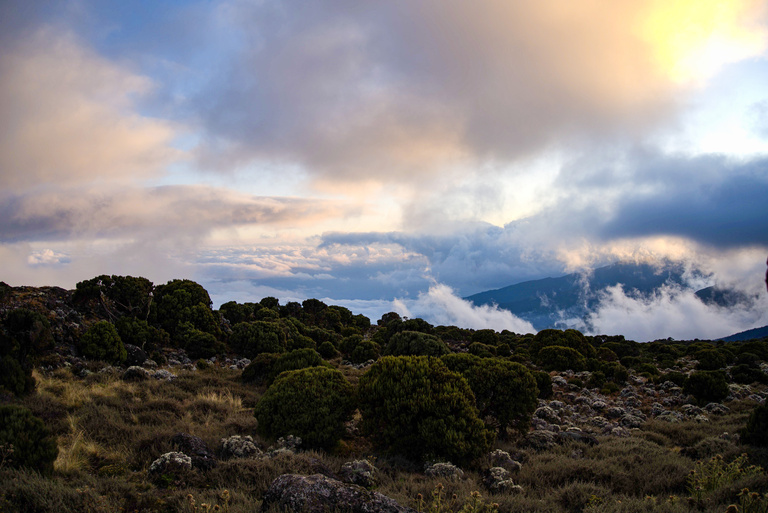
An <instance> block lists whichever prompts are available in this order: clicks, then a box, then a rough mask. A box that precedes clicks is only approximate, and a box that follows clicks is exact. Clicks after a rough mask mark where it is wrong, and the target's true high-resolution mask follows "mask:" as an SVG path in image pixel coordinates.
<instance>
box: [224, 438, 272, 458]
mask: <svg viewBox="0 0 768 513" xmlns="http://www.w3.org/2000/svg"><path fill="white" fill-rule="evenodd" d="M261 454H262V452H261V449H259V448H258V447H257V446H256V443H254V441H253V437H252V436H250V435H249V436H240V435H234V436H230V437H227V438H222V439H221V457H222V458H225V459H228V458H255V457H257V456H259V455H261Z"/></svg>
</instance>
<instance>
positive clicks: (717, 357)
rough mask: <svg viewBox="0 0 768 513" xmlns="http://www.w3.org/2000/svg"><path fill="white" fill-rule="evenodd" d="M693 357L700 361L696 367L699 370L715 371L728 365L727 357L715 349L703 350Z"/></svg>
mask: <svg viewBox="0 0 768 513" xmlns="http://www.w3.org/2000/svg"><path fill="white" fill-rule="evenodd" d="M693 357H694V358H696V360H698V361H699V363H698V364H697V365H696V368H697V369H699V370H709V371H713V370H717V369H722V368H723V367H725V366H726V364H727V363H728V362H727V360H726V357H725V355H723V353H721V352H720V351H717V350H715V349H702V350H701V351H696V353H694V355H693Z"/></svg>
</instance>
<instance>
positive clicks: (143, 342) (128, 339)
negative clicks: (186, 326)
mask: <svg viewBox="0 0 768 513" xmlns="http://www.w3.org/2000/svg"><path fill="white" fill-rule="evenodd" d="M115 328H117V333H118V334H119V335H120V340H122V341H123V344H131V345H134V346H137V347H140V348H141V349H143V350H144V351H146V352H148V353H151V352H152V351H154V350H156V349H159V348H162V347H169V346H170V345H171V337H170V335H168V332H167V331H165V330H163V329H161V328H157V327H155V326H152V325H150V324H149V323H148V322H147V321H144V320H141V319H136V318H134V317H127V316H126V317H121V318H120V319H118V320H117V322H115Z"/></svg>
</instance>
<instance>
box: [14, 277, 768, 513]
mask: <svg viewBox="0 0 768 513" xmlns="http://www.w3.org/2000/svg"><path fill="white" fill-rule="evenodd" d="M609 274H610V273H605V274H603V273H601V276H607V275H609ZM601 279H608V278H601ZM640 281H642V279H641V278H638V283H639V282H640ZM0 355H1V356H2V371H3V372H2V373H0V420H1V421H2V422H0V511H3V512H5V511H9V512H15V511H19V512H21V511H23V512H28V511H29V512H50V513H54V512H56V513H60V512H69V511H73V512H75V511H76V512H80V511H94V512H115V513H117V512H137V513H138V512H157V513H161V512H163V513H165V512H175V511H190V512H192V511H229V512H232V513H241V512H243V513H244V512H254V511H269V512H274V511H290V512H296V513H298V512H299V511H305V510H306V511H318V512H320V511H326V510H330V511H352V512H360V513H362V512H370V511H384V512H387V511H392V512H413V511H420V512H421V511H435V512H444V513H447V512H452V513H468V512H492V511H500V512H516V511H526V512H538V511H540V512H549V513H566V512H568V513H570V512H574V513H598V512H600V513H603V512H608V513H614V512H615V513H620V512H626V511H638V512H646V511H647V512H651V511H665V512H670V513H683V512H687V513H690V512H691V511H725V510H726V508H727V507H728V505H729V504H739V505H740V507H741V508H742V509H739V511H742V510H743V508H744V507H745V506H746V505H747V504H746V503H744V497H747V498H749V497H751V496H749V495H744V494H741V491H742V490H743V489H745V488H749V489H750V490H751V491H755V492H759V495H758V496H757V498H754V497H753V498H751V499H750V500H753V501H754V502H753V503H751V504H752V505H753V506H755V507H759V508H763V509H764V508H766V507H768V496H763V495H762V494H763V493H765V492H768V474H766V472H765V471H764V470H763V468H762V467H764V466H765V465H766V464H767V463H768V453H766V450H765V449H764V448H763V446H764V445H765V444H766V441H765V433H764V430H763V429H762V428H759V427H758V428H755V427H754V426H762V425H765V422H766V420H768V419H767V418H766V417H768V409H767V408H763V407H760V405H761V404H764V403H765V400H766V397H768V340H765V339H758V340H750V341H745V342H729V343H724V342H718V343H715V342H706V341H672V340H664V341H656V342H652V343H647V344H639V343H636V342H632V341H628V340H625V339H624V337H622V336H620V335H619V336H611V337H606V336H599V337H590V336H584V335H582V334H581V333H579V332H578V331H575V330H567V331H559V330H543V331H541V332H539V333H538V334H536V335H523V334H516V333H511V332H509V331H504V332H495V331H493V330H490V329H485V330H469V329H461V328H457V327H455V326H433V325H431V324H429V323H427V322H425V321H424V320H422V319H404V318H401V317H400V316H399V315H397V314H396V313H392V312H390V313H388V314H385V315H384V316H382V318H381V319H379V320H377V321H375V322H371V320H370V319H368V318H367V317H364V316H361V315H356V314H354V313H353V312H351V311H349V310H348V309H346V308H343V307H338V306H334V305H327V304H325V303H323V302H321V301H318V300H316V299H307V300H305V301H303V302H302V303H298V302H291V303H287V304H280V302H279V301H278V300H277V299H276V298H273V297H266V298H261V299H260V300H259V301H258V302H253V303H235V302H227V303H224V304H223V305H222V306H221V307H220V308H219V309H218V310H214V309H212V308H211V302H210V297H209V296H208V293H207V292H206V291H205V289H204V288H203V287H202V286H200V285H199V284H197V283H195V282H193V281H190V280H173V281H171V282H168V283H166V284H162V285H154V284H152V283H151V282H149V281H148V280H146V279H144V278H134V277H124V276H98V277H95V278H93V279H91V280H86V281H83V282H81V283H78V286H77V289H76V290H73V291H67V290H63V289H60V288H56V287H39V288H35V287H8V286H7V285H5V284H4V283H1V282H0ZM749 426H753V427H749ZM742 454H744V456H742ZM754 465H760V466H762V467H756V466H754ZM692 470H696V472H694V473H691V471H692ZM723 473H725V474H726V476H727V477H725V478H722V479H720V478H718V480H717V481H709V480H708V479H709V478H708V477H707V476H712V475H722V474H723Z"/></svg>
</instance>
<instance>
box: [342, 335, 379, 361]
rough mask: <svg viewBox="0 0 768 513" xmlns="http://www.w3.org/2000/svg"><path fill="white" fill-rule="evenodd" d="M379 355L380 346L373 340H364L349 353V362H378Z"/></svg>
mask: <svg viewBox="0 0 768 513" xmlns="http://www.w3.org/2000/svg"><path fill="white" fill-rule="evenodd" d="M379 353H380V348H379V344H377V343H376V342H374V341H373V340H363V341H361V342H360V343H359V344H357V345H356V346H355V348H354V349H353V350H352V352H351V353H349V360H350V361H351V362H352V363H364V362H367V361H368V360H376V359H377V358H378V357H379Z"/></svg>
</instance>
